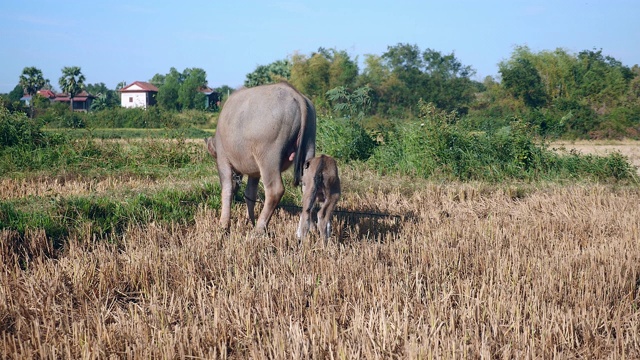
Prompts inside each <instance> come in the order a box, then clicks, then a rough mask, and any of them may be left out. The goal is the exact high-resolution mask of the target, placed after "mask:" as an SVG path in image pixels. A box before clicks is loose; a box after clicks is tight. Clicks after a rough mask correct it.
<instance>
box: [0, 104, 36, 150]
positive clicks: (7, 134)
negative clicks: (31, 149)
mask: <svg viewBox="0 0 640 360" xmlns="http://www.w3.org/2000/svg"><path fill="white" fill-rule="evenodd" d="M40 128H41V125H40V123H39V122H38V121H36V120H34V119H30V118H28V117H27V115H26V114H25V113H20V112H14V113H10V112H9V110H7V109H6V108H4V107H0V147H11V146H16V145H28V146H38V145H40V144H42V143H43V141H44V138H45V135H44V134H43V132H42V131H41V129H40Z"/></svg>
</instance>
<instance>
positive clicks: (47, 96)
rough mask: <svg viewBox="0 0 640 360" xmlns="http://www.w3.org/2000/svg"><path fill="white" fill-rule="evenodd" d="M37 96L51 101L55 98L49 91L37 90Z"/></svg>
mask: <svg viewBox="0 0 640 360" xmlns="http://www.w3.org/2000/svg"><path fill="white" fill-rule="evenodd" d="M38 94H40V95H41V96H44V97H46V98H48V99H53V98H55V97H56V94H55V93H54V92H53V91H51V90H38Z"/></svg>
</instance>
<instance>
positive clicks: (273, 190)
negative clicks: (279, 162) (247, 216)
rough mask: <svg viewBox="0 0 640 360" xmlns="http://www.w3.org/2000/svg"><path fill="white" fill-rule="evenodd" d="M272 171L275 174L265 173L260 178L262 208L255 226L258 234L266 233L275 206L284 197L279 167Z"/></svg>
mask: <svg viewBox="0 0 640 360" xmlns="http://www.w3.org/2000/svg"><path fill="white" fill-rule="evenodd" d="M272 169H274V170H275V173H266V174H263V176H262V183H263V184H264V207H263V208H262V211H261V212H260V217H259V218H258V224H257V226H256V231H258V232H266V231H267V225H269V220H271V216H272V215H273V213H274V211H275V210H276V206H278V203H279V202H280V199H282V195H284V185H283V184H282V177H281V175H280V171H279V170H280V167H279V166H275V167H273V168H272Z"/></svg>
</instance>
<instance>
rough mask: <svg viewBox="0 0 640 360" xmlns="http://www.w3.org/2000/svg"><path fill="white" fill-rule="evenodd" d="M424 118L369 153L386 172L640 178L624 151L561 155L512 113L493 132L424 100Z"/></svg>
mask: <svg viewBox="0 0 640 360" xmlns="http://www.w3.org/2000/svg"><path fill="white" fill-rule="evenodd" d="M420 108H421V111H422V116H421V118H420V121H419V122H416V121H413V122H404V123H399V124H396V125H395V126H392V127H391V128H390V129H387V131H385V132H383V139H384V143H383V144H381V145H380V146H378V147H377V148H376V150H375V153H374V154H373V156H372V157H371V158H370V159H369V162H370V163H371V165H372V166H373V167H374V168H376V169H378V170H379V171H381V172H384V173H400V174H404V175H412V176H418V177H422V178H432V179H447V180H462V181H469V180H482V181H492V182H496V181H505V180H509V179H519V180H527V181H539V180H555V181H558V180H560V181H561V180H563V179H580V178H583V179H584V178H587V179H592V180H595V181H605V182H606V181H610V180H614V181H632V182H637V173H636V169H634V167H633V166H632V165H631V164H630V163H629V161H628V159H626V158H625V157H624V156H622V155H620V154H617V153H616V154H611V155H608V156H603V157H598V156H582V155H579V154H577V153H572V154H570V155H568V156H566V155H561V154H558V153H556V152H553V151H551V150H550V149H548V147H547V146H546V144H544V143H543V142H542V141H541V140H538V139H536V137H535V136H534V131H533V129H532V128H531V127H530V126H529V125H527V124H526V123H524V122H523V121H521V120H520V119H517V118H515V119H513V120H512V121H511V122H510V123H509V125H508V126H505V127H501V128H499V129H497V130H495V131H492V132H479V131H470V130H468V129H467V128H466V127H465V126H464V125H463V124H459V123H458V118H457V116H456V115H455V114H453V113H444V112H442V111H438V110H437V109H435V108H434V107H433V105H431V104H424V103H421V104H420Z"/></svg>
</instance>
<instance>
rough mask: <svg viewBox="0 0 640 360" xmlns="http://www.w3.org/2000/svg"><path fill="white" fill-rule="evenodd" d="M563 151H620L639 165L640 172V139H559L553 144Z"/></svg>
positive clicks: (639, 171)
mask: <svg viewBox="0 0 640 360" xmlns="http://www.w3.org/2000/svg"><path fill="white" fill-rule="evenodd" d="M551 145H552V147H554V148H559V149H563V151H571V150H575V151H578V152H579V153H581V154H594V155H607V154H610V153H612V152H619V153H621V154H622V155H624V156H626V157H628V158H629V160H630V161H631V163H632V164H633V165H635V166H636V167H638V173H639V174H640V141H637V140H620V141H616V140H606V141H604V140H603V141H593V140H590V141H586V140H584V141H558V142H554V143H552V144H551Z"/></svg>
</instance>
